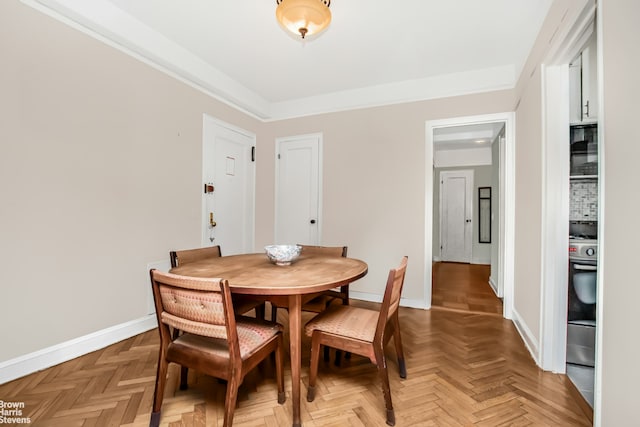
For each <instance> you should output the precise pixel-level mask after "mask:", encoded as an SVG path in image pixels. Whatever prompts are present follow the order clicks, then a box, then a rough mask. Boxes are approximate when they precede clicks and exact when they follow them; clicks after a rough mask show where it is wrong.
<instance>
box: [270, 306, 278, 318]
mask: <svg viewBox="0 0 640 427" xmlns="http://www.w3.org/2000/svg"><path fill="white" fill-rule="evenodd" d="M277 319H278V307H276V306H275V305H273V304H271V321H272V322H277V321H278V320H277Z"/></svg>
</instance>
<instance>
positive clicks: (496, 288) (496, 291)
mask: <svg viewBox="0 0 640 427" xmlns="http://www.w3.org/2000/svg"><path fill="white" fill-rule="evenodd" d="M489 286H491V289H493V293H494V294H496V296H497V297H498V298H499V297H500V296H499V295H498V284H497V283H496V282H494V281H493V276H489Z"/></svg>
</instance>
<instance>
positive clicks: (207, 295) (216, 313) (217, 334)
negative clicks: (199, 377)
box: [149, 269, 285, 427]
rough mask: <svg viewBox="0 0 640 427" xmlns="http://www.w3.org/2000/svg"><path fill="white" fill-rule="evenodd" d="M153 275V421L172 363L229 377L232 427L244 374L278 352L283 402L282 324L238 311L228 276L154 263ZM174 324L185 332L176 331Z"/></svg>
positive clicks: (153, 422) (228, 414) (228, 417)
mask: <svg viewBox="0 0 640 427" xmlns="http://www.w3.org/2000/svg"><path fill="white" fill-rule="evenodd" d="M150 275H151V285H152V288H153V298H154V301H155V307H156V317H157V320H158V329H159V331H160V350H159V353H158V367H157V375H156V384H155V392H154V397H153V412H152V414H151V419H150V421H149V426H154V427H155V426H158V425H159V423H160V411H161V408H162V400H163V396H164V388H165V384H166V382H167V371H168V365H169V363H177V364H179V365H181V366H186V367H189V368H192V369H195V370H197V371H200V372H202V373H204V374H207V375H211V376H213V377H217V378H221V379H224V380H226V381H227V392H226V396H225V411H224V426H227V427H230V426H231V425H232V424H233V414H234V411H235V407H236V401H237V397H238V388H239V387H240V385H241V384H242V382H243V380H244V377H245V375H246V374H247V373H248V372H249V371H251V370H252V369H253V368H255V367H256V366H257V365H258V364H259V363H260V362H262V361H263V360H265V359H266V358H268V357H269V356H270V355H271V354H274V353H275V364H276V382H277V386H278V403H280V404H282V403H284V401H285V391H284V371H283V338H282V330H283V328H282V325H280V324H278V323H274V322H269V321H266V320H264V319H256V318H253V317H246V316H236V313H235V312H234V306H233V303H232V300H231V291H230V289H229V283H228V282H227V281H226V280H223V279H212V278H195V277H186V276H180V275H176V274H171V273H164V272H161V271H158V270H155V269H152V270H151V271H150ZM170 328H176V329H179V330H180V331H182V333H181V334H180V335H179V336H177V337H174V336H173V334H171V331H170Z"/></svg>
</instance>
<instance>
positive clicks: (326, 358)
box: [322, 345, 331, 362]
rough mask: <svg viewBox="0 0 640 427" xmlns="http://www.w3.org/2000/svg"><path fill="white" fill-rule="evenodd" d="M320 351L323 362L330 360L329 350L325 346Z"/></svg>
mask: <svg viewBox="0 0 640 427" xmlns="http://www.w3.org/2000/svg"><path fill="white" fill-rule="evenodd" d="M322 350H323V356H322V360H324V361H325V362H328V361H329V359H331V355H330V354H329V351H330V350H331V349H330V348H329V347H327V346H326V345H325V346H322Z"/></svg>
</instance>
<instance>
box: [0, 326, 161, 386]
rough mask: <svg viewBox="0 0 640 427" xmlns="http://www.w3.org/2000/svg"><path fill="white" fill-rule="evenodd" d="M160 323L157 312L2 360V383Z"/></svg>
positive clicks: (129, 336)
mask: <svg viewBox="0 0 640 427" xmlns="http://www.w3.org/2000/svg"><path fill="white" fill-rule="evenodd" d="M156 327H157V321H156V315H155V314H152V315H148V316H145V317H141V318H139V319H135V320H131V321H129V322H125V323H122V324H120V325H115V326H111V327H109V328H106V329H103V330H101V331H96V332H93V333H91V334H88V335H85V336H82V337H78V338H74V339H72V340H69V341H65V342H62V343H60V344H56V345H53V346H51V347H47V348H43V349H42V350H38V351H34V352H33V353H29V354H25V355H22V356H18V357H16V358H14V359H10V360H7V361H5V362H0V384H4V383H6V382H9V381H12V380H15V379H17V378H20V377H24V376H25V375H29V374H32V373H34V372H37V371H41V370H43V369H46V368H50V367H51V366H55V365H58V364H60V363H62V362H66V361H69V360H71V359H75V358H76V357H79V356H82V355H84V354H87V353H91V352H92V351H95V350H99V349H101V348H104V347H107V346H109V345H111V344H115V343H117V342H119V341H122V340H124V339H127V338H131V337H132V336H135V335H138V334H141V333H143V332H146V331H148V330H150V329H153V328H156Z"/></svg>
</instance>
